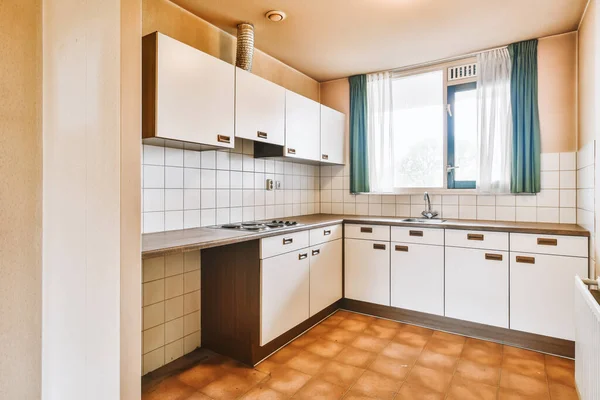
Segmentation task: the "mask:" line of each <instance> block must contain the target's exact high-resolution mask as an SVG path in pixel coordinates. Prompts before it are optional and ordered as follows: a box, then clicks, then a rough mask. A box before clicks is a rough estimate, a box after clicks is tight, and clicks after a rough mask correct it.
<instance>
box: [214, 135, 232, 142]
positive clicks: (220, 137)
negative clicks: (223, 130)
mask: <svg viewBox="0 0 600 400" xmlns="http://www.w3.org/2000/svg"><path fill="white" fill-rule="evenodd" d="M217 141H218V142H221V143H231V137H229V136H225V135H217Z"/></svg>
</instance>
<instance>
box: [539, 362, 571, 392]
mask: <svg viewBox="0 0 600 400" xmlns="http://www.w3.org/2000/svg"><path fill="white" fill-rule="evenodd" d="M546 375H547V376H548V380H549V381H550V382H554V383H558V384H561V385H565V386H570V387H572V388H574V387H575V370H573V369H571V368H564V367H560V366H558V365H549V364H546Z"/></svg>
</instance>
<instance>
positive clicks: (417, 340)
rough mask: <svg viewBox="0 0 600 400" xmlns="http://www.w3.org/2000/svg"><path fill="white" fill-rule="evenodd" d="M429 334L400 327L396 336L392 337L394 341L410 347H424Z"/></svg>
mask: <svg viewBox="0 0 600 400" xmlns="http://www.w3.org/2000/svg"><path fill="white" fill-rule="evenodd" d="M430 337H431V335H423V334H419V333H415V332H410V331H407V330H405V329H400V331H398V333H397V334H396V336H394V338H393V339H392V340H393V341H394V342H398V343H402V344H406V345H408V346H412V347H419V348H421V349H422V348H423V347H425V344H427V341H428V340H429V338H430Z"/></svg>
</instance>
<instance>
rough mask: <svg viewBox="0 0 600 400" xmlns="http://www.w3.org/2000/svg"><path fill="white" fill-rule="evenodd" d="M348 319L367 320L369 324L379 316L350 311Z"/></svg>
mask: <svg viewBox="0 0 600 400" xmlns="http://www.w3.org/2000/svg"><path fill="white" fill-rule="evenodd" d="M346 319H352V320H355V321H362V322H366V323H367V324H370V323H371V322H373V321H375V320H376V319H379V318H375V317H371V316H370V315H364V314H358V313H350V315H348V317H346Z"/></svg>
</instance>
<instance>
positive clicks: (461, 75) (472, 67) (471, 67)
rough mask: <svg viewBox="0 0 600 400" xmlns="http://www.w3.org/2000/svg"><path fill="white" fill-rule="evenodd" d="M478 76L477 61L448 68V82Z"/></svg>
mask: <svg viewBox="0 0 600 400" xmlns="http://www.w3.org/2000/svg"><path fill="white" fill-rule="evenodd" d="M475 76H477V63H473V64H465V65H458V66H456V67H451V68H448V82H451V81H457V80H459V79H466V78H473V77H475Z"/></svg>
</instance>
